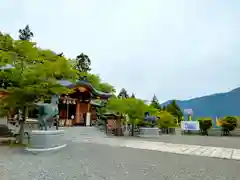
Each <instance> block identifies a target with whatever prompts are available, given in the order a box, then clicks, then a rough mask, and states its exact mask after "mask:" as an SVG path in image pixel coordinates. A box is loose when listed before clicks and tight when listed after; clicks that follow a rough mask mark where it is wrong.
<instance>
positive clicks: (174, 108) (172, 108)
mask: <svg viewBox="0 0 240 180" xmlns="http://www.w3.org/2000/svg"><path fill="white" fill-rule="evenodd" d="M166 110H167V111H168V112H170V113H171V114H172V115H173V116H175V117H176V118H177V119H178V122H180V121H181V120H182V117H183V113H182V111H181V109H180V108H179V106H178V105H177V103H176V100H172V101H171V103H170V104H168V105H167V107H166Z"/></svg>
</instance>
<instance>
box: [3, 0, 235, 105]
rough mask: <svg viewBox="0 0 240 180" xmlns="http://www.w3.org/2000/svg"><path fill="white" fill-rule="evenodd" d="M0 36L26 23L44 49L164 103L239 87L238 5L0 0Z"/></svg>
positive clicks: (220, 0)
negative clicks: (85, 59) (87, 62)
mask: <svg viewBox="0 0 240 180" xmlns="http://www.w3.org/2000/svg"><path fill="white" fill-rule="evenodd" d="M0 17H1V20H0V28H1V29H0V30H1V31H4V32H7V33H9V34H11V35H12V36H14V37H17V31H18V29H20V28H23V27H24V26H25V25H26V24H29V25H30V28H31V29H32V31H33V32H34V35H35V37H34V40H35V41H37V43H38V45H39V46H41V47H42V48H47V49H52V50H54V51H56V52H59V53H60V52H64V54H65V55H66V56H68V57H75V56H76V55H78V54H80V53H81V52H84V53H86V54H88V55H89V57H90V58H91V60H92V69H93V72H94V73H97V74H100V75H101V77H102V79H103V80H104V81H106V82H109V83H111V84H113V85H114V86H115V87H116V88H117V89H118V90H119V89H121V88H122V87H125V88H126V89H127V90H128V92H129V93H132V92H134V93H135V94H136V96H137V97H140V98H143V99H151V98H152V96H153V94H154V93H155V94H156V95H157V97H158V99H159V101H160V102H163V101H165V100H169V99H175V98H176V99H189V98H192V97H199V96H203V95H207V94H212V93H217V92H225V91H228V90H231V89H233V88H235V87H238V86H240V81H239V80H240V60H239V58H240V51H239V48H240V34H239V33H240V25H239V19H240V1H239V0H131V1H130V0H128V1H127V0H101V1H100V0H88V1H86V0H50V1H47V0H1V1H0Z"/></svg>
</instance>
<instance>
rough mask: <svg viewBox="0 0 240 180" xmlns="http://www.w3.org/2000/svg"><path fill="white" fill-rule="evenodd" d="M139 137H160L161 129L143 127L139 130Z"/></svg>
mask: <svg viewBox="0 0 240 180" xmlns="http://www.w3.org/2000/svg"><path fill="white" fill-rule="evenodd" d="M139 136H140V137H158V136H159V129H158V128H147V127H141V128H139Z"/></svg>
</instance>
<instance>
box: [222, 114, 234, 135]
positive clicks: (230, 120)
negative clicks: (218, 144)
mask: <svg viewBox="0 0 240 180" xmlns="http://www.w3.org/2000/svg"><path fill="white" fill-rule="evenodd" d="M221 127H222V130H223V132H224V134H228V133H229V132H230V131H233V130H234V129H235V128H236V127H237V118H236V117H234V116H227V117H224V118H223V119H222V120H221Z"/></svg>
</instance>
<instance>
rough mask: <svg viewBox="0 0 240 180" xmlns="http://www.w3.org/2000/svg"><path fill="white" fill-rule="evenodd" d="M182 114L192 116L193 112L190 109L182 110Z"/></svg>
mask: <svg viewBox="0 0 240 180" xmlns="http://www.w3.org/2000/svg"><path fill="white" fill-rule="evenodd" d="M184 114H187V115H192V114H193V110H192V109H184Z"/></svg>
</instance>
